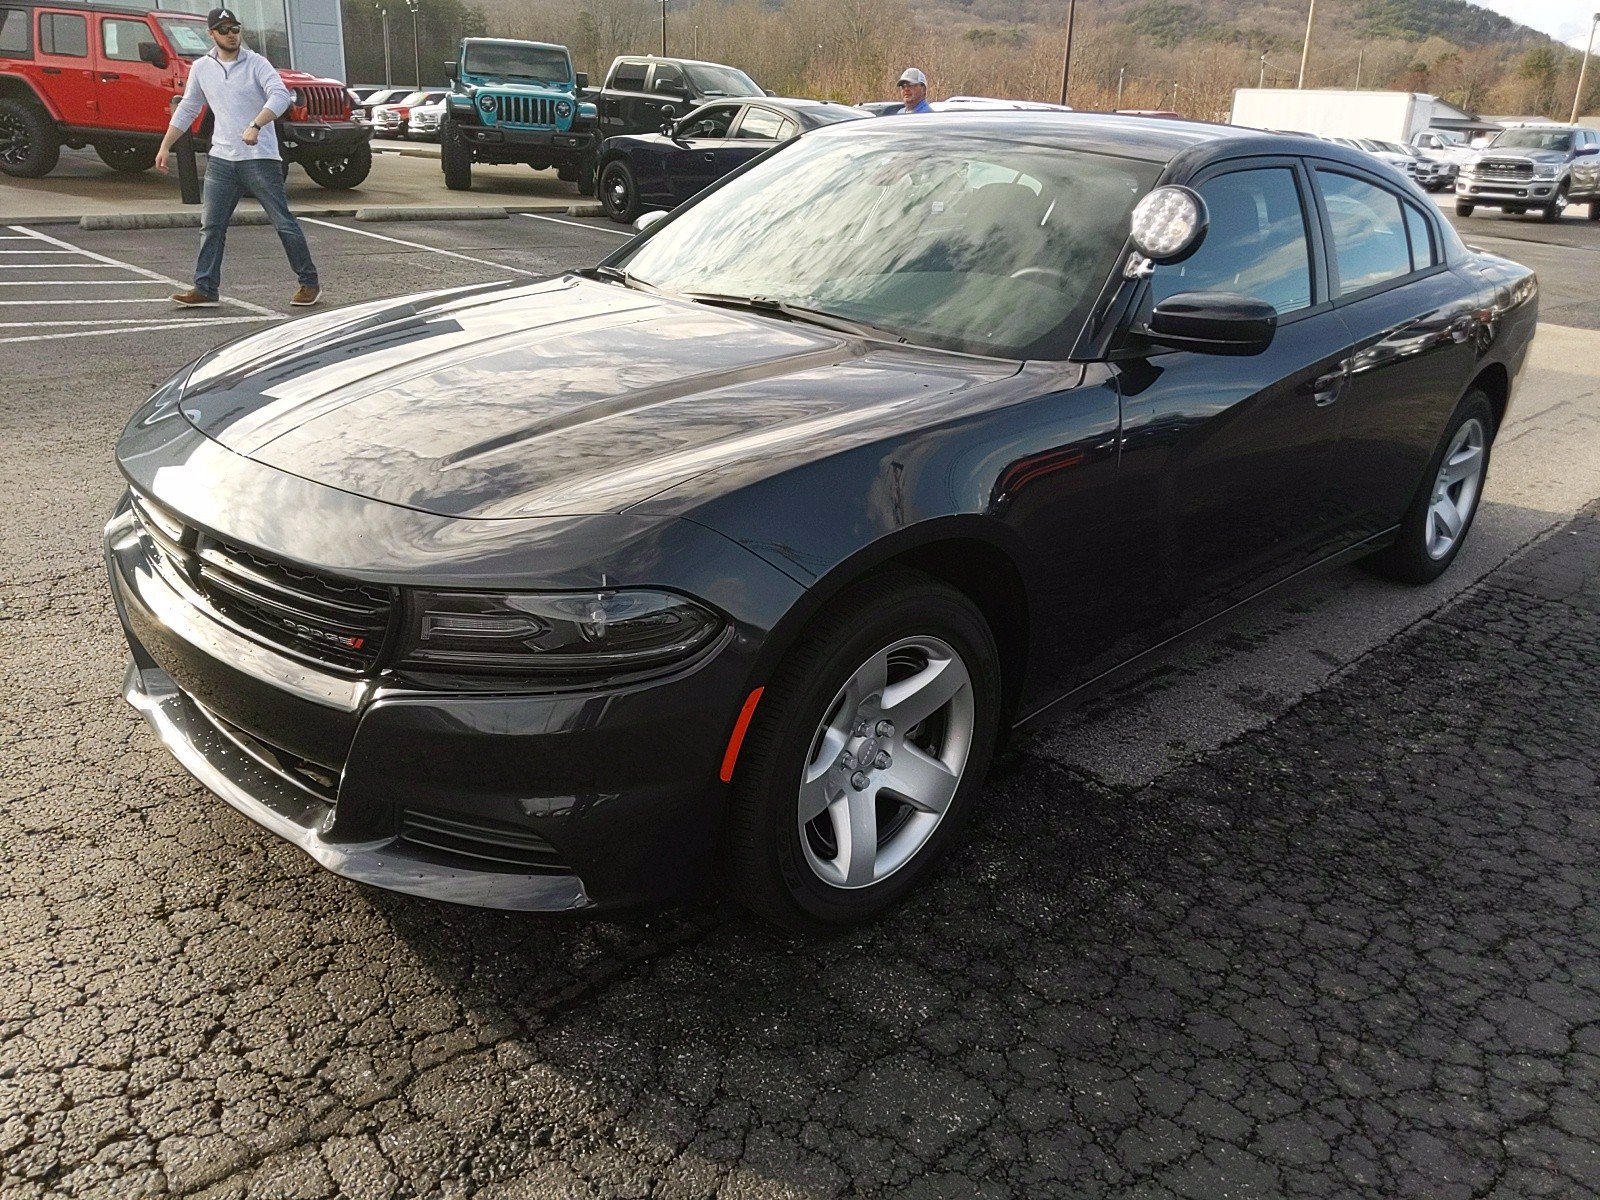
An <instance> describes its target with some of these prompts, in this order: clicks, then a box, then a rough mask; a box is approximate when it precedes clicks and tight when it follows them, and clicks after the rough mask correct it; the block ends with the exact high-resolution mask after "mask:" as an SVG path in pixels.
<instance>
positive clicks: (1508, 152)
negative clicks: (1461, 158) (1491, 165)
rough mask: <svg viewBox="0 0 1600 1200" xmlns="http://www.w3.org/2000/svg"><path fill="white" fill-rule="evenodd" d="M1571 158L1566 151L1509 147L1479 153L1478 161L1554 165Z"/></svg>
mask: <svg viewBox="0 0 1600 1200" xmlns="http://www.w3.org/2000/svg"><path fill="white" fill-rule="evenodd" d="M1569 157H1571V156H1570V155H1569V154H1568V153H1567V152H1566V151H1564V150H1527V149H1512V148H1510V147H1508V148H1506V149H1504V150H1493V149H1490V150H1480V151H1478V161H1480V162H1482V161H1484V160H1485V159H1494V158H1521V159H1526V160H1527V161H1529V162H1536V163H1547V164H1552V165H1554V164H1560V163H1564V162H1566V161H1567V159H1568V158H1569Z"/></svg>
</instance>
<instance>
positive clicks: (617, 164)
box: [600, 159, 639, 225]
mask: <svg viewBox="0 0 1600 1200" xmlns="http://www.w3.org/2000/svg"><path fill="white" fill-rule="evenodd" d="M600 205H601V207H602V208H604V209H605V210H606V216H608V217H610V218H611V219H612V220H613V221H621V222H622V223H623V224H624V225H626V224H627V223H628V222H630V221H632V220H633V219H634V218H635V217H637V216H638V215H639V184H638V182H637V181H636V180H635V179H634V177H633V168H632V167H630V166H628V164H627V163H625V162H623V161H622V160H621V159H615V160H613V161H612V162H608V163H607V164H606V165H605V166H604V167H603V168H601V171H600Z"/></svg>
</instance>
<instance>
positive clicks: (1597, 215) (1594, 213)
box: [1589, 200, 1600, 221]
mask: <svg viewBox="0 0 1600 1200" xmlns="http://www.w3.org/2000/svg"><path fill="white" fill-rule="evenodd" d="M1589 220H1591V221H1600V200H1591V201H1589Z"/></svg>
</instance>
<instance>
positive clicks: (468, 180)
mask: <svg viewBox="0 0 1600 1200" xmlns="http://www.w3.org/2000/svg"><path fill="white" fill-rule="evenodd" d="M439 166H440V167H441V168H443V170H444V186H445V187H447V188H449V189H450V190H451V191H452V192H470V191H471V190H472V150H471V148H470V147H469V146H468V145H467V143H466V141H465V139H463V138H462V136H461V131H460V130H459V129H457V128H456V123H455V120H454V118H452V117H446V118H445V119H444V120H442V121H440V122H439Z"/></svg>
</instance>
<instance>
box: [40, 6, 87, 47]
mask: <svg viewBox="0 0 1600 1200" xmlns="http://www.w3.org/2000/svg"><path fill="white" fill-rule="evenodd" d="M39 52H40V53H41V54H60V55H63V56H65V57H67V58H88V57H89V20H88V18H87V17H80V16H77V15H75V14H73V13H42V14H40V16H39Z"/></svg>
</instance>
